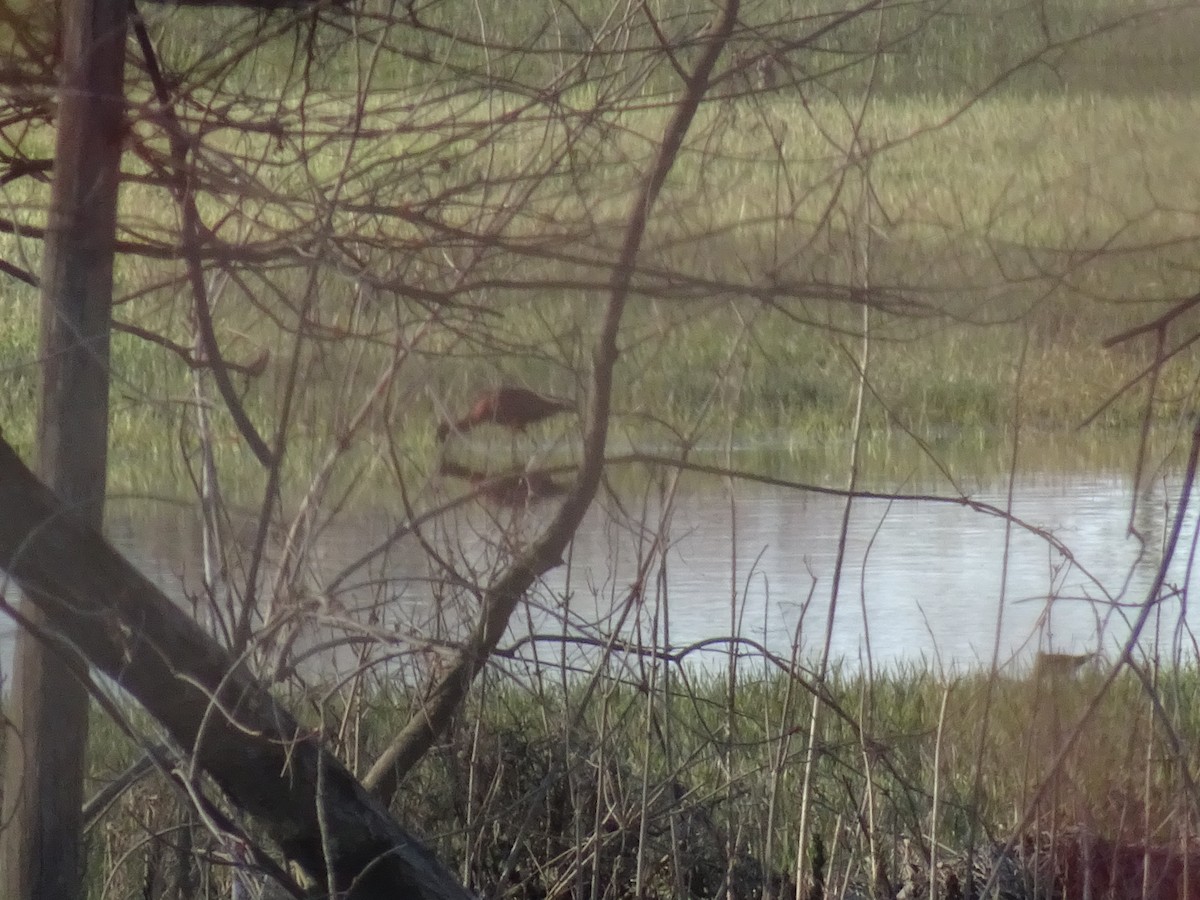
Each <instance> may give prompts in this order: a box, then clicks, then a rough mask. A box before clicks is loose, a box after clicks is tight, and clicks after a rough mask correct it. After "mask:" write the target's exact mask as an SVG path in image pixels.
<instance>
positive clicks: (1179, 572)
mask: <svg viewBox="0 0 1200 900" xmlns="http://www.w3.org/2000/svg"><path fill="white" fill-rule="evenodd" d="M1173 489H1174V488H1173V486H1168V487H1167V488H1166V489H1164V488H1163V486H1161V485H1160V486H1159V487H1158V488H1157V489H1154V490H1152V491H1149V492H1147V493H1145V494H1144V495H1143V496H1142V497H1141V499H1140V500H1139V503H1138V506H1137V512H1136V515H1135V523H1134V524H1135V530H1136V531H1137V532H1138V534H1140V535H1141V537H1142V538H1143V539H1144V540H1145V546H1144V547H1143V545H1142V543H1141V542H1140V541H1139V540H1138V539H1137V538H1136V537H1133V536H1130V535H1129V534H1128V525H1129V517H1130V508H1131V486H1130V483H1129V482H1128V481H1127V480H1126V479H1124V478H1121V477H1115V476H1105V475H1094V474H1080V475H1071V476H1063V475H1058V474H1056V475H1054V476H1051V477H1029V478H1025V479H1023V480H1021V481H1020V482H1019V483H1018V484H1017V485H1016V486H1015V490H1014V492H1013V495H1014V498H1015V499H1014V506H1013V512H1014V513H1015V515H1016V516H1017V517H1018V518H1020V519H1021V520H1022V522H1023V523H1025V524H1026V525H1028V526H1030V527H1031V528H1035V529H1040V530H1041V531H1042V532H1043V533H1040V534H1039V533H1036V532H1033V531H1030V530H1029V529H1027V528H1022V527H1015V526H1014V527H1013V528H1011V529H1009V530H1007V531H1006V525H1005V522H1004V520H1003V519H1002V518H998V517H996V516H993V515H987V514H984V513H981V512H978V511H975V510H972V509H970V508H967V507H965V506H963V505H956V504H952V503H936V502H913V501H907V500H906V501H892V502H889V501H887V500H877V499H864V500H857V501H855V503H854V505H853V507H852V511H851V515H850V518H849V531H848V537H847V540H846V543H845V547H844V563H843V570H842V575H841V579H840V583H839V585H838V590H837V599H836V604H835V603H834V602H833V601H832V599H831V598H832V595H833V576H834V571H835V567H836V562H837V559H838V548H839V540H838V535H839V530H840V528H841V522H842V516H843V509H844V504H843V501H842V500H841V499H839V498H837V497H831V496H824V495H812V494H805V493H800V492H796V491H787V490H782V489H779V488H774V487H769V486H764V485H756V484H740V485H738V486H737V488H736V493H734V494H732V495H731V494H730V492H729V490H728V488H727V486H726V485H725V484H724V483H723V482H717V481H713V480H709V481H692V482H688V481H686V480H685V481H684V489H683V490H682V491H681V493H680V494H679V496H678V497H677V499H676V503H675V505H674V508H673V513H672V515H671V516H669V517H665V519H664V517H663V514H662V511H661V509H660V508H659V505H658V503H657V502H656V501H644V499H639V498H632V497H622V498H621V499H620V501H619V502H618V501H615V500H613V499H612V498H609V499H608V500H607V501H605V502H603V503H601V504H599V505H598V506H597V508H595V509H593V510H592V511H591V513H589V515H588V517H587V519H586V520H585V522H584V524H583V526H582V528H581V529H580V531H579V534H578V536H577V539H576V541H575V543H574V546H573V548H572V550H571V552H570V554H569V557H568V559H567V561H566V562H567V564H566V565H565V566H563V567H560V568H559V569H557V570H555V571H554V572H552V573H551V574H550V575H549V576H548V577H547V580H546V581H545V582H544V583H542V584H539V585H537V586H536V587H535V589H534V591H533V592H532V593H531V596H530V598H529V601H528V602H527V603H526V604H525V605H524V606H523V607H522V609H521V611H520V614H519V616H518V619H519V621H517V622H515V623H514V626H513V629H512V633H511V634H510V635H509V640H510V642H520V652H521V655H522V656H523V657H525V658H528V657H530V656H531V655H533V654H535V653H536V656H537V658H538V659H539V660H541V661H557V660H560V659H561V658H562V657H561V654H562V653H563V650H562V647H563V638H564V636H565V637H566V638H569V639H571V640H570V641H568V645H569V646H571V647H572V648H573V649H572V650H571V652H570V654H569V656H570V658H571V659H575V660H576V661H578V659H579V658H580V651H579V649H578V647H579V644H578V643H577V642H572V641H578V640H579V639H583V640H585V641H586V640H590V641H591V647H592V649H591V650H590V651H589V652H590V653H591V654H592V656H593V657H594V655H595V653H596V652H598V651H597V650H596V649H595V645H596V644H599V645H601V646H603V645H604V643H605V642H606V641H607V640H608V639H609V637H610V635H611V633H612V632H613V630H614V629H619V634H620V636H621V637H622V638H624V639H626V640H628V641H632V642H635V643H636V642H638V641H640V642H642V643H643V644H645V645H650V644H657V645H663V644H664V643H669V645H670V647H671V648H672V649H675V650H679V649H681V648H686V647H690V646H692V645H697V644H700V643H702V642H706V641H709V640H710V639H714V638H720V637H724V636H728V635H731V634H737V635H739V636H740V637H742V638H744V639H746V640H747V641H748V642H753V643H756V644H759V645H762V646H765V647H766V648H768V649H769V650H770V651H771V652H773V653H776V654H780V655H782V656H785V657H792V656H797V657H798V658H799V659H800V660H801V661H802V662H805V663H808V664H812V663H813V662H814V661H816V660H817V659H819V658H820V655H821V651H822V647H823V646H824V643H825V641H826V637H827V636H828V641H829V650H830V654H831V659H833V660H835V661H839V662H840V663H841V664H842V665H843V666H844V667H846V668H849V669H855V668H858V667H860V666H863V665H865V664H867V662H868V661H869V662H870V663H871V664H872V665H873V666H875V667H876V668H887V667H894V666H896V665H900V664H918V663H919V664H924V665H929V666H932V667H936V668H938V669H941V670H946V671H962V670H964V669H967V668H973V667H979V666H988V665H991V663H992V660H993V654H995V659H996V661H997V663H998V664H999V665H1001V666H1006V665H1007V666H1012V667H1014V669H1016V668H1020V667H1027V666H1028V665H1029V662H1030V660H1031V659H1032V657H1033V655H1034V653H1035V652H1036V651H1037V650H1039V649H1040V650H1045V651H1053V652H1060V653H1082V652H1088V651H1092V650H1100V651H1101V652H1102V653H1103V654H1106V655H1107V656H1109V658H1111V657H1112V656H1113V653H1114V648H1116V647H1118V646H1119V645H1120V644H1121V642H1123V641H1125V640H1126V639H1127V638H1128V636H1129V628H1130V623H1131V622H1132V621H1133V619H1134V618H1135V617H1136V616H1137V614H1138V611H1139V605H1140V603H1141V602H1142V601H1143V600H1144V599H1145V592H1146V590H1147V588H1148V586H1149V585H1150V583H1151V581H1152V580H1153V577H1154V573H1155V568H1156V565H1157V550H1158V548H1159V547H1160V546H1161V543H1162V541H1163V540H1164V536H1165V535H1164V532H1165V528H1166V527H1167V524H1168V521H1169V520H1168V516H1169V512H1170V510H1169V509H1168V506H1169V505H1173V503H1174V502H1175V499H1176V498H1175V496H1174V495H1173V494H1171V493H1169V491H1170V490H1173ZM1005 495H1006V486H1005V485H1004V484H1002V483H997V484H993V485H991V486H988V487H986V488H984V489H983V490H980V491H979V492H978V493H976V494H974V495H973V496H972V499H973V500H977V501H982V502H985V503H990V504H993V505H995V506H998V507H1003V506H1004V503H1005V499H1004V498H1005ZM114 509H116V510H117V512H116V513H115V514H114V515H113V525H112V526H111V527H110V534H111V536H112V537H113V539H114V541H115V542H116V543H117V544H118V545H119V546H120V547H121V548H122V549H123V550H124V551H125V552H126V553H127V554H128V555H129V556H130V557H131V558H132V559H133V560H134V562H135V563H136V564H137V565H138V566H140V567H141V568H142V569H143V570H144V571H146V572H147V574H149V575H150V576H151V577H152V578H154V579H155V580H156V582H157V583H159V584H160V586H163V587H164V588H165V589H167V590H168V592H169V593H171V594H172V595H173V596H175V597H176V598H177V599H179V600H180V602H183V603H185V604H186V603H187V601H186V599H185V598H186V597H188V596H195V595H196V594H197V593H198V585H199V584H200V578H199V575H200V567H199V553H198V547H199V541H198V536H197V534H196V530H195V525H194V520H193V517H192V515H191V513H190V512H188V511H185V512H183V513H181V514H179V515H175V516H172V517H163V516H157V517H155V518H154V519H152V520H148V519H144V518H143V519H135V518H131V517H129V516H128V515H122V514H121V513H120V509H119V507H114ZM550 509H552V507H543V508H542V509H541V510H540V511H534V512H529V511H526V510H524V509H512V508H503V507H496V506H484V505H481V504H478V503H469V504H467V505H465V506H462V507H460V508H459V509H458V510H457V511H455V512H454V513H452V514H448V515H446V516H444V517H441V518H439V519H437V520H434V521H433V522H431V523H430V524H428V525H427V526H425V528H424V529H423V530H422V531H421V534H420V537H421V541H418V540H416V539H414V537H413V536H408V537H406V538H404V539H402V540H400V541H398V542H396V543H395V544H393V545H392V546H390V547H389V548H388V549H387V550H386V552H382V553H379V554H377V555H375V556H373V557H372V558H371V559H370V562H369V563H367V564H366V565H364V566H362V567H360V568H358V569H355V570H353V571H351V572H349V573H347V574H346V575H345V577H344V578H342V579H341V580H340V581H339V582H338V584H337V590H336V591H334V592H330V591H329V586H330V583H331V581H332V579H333V578H334V577H335V574H336V573H339V572H344V571H345V570H346V567H347V566H348V565H350V564H351V563H353V562H354V561H356V560H359V559H361V558H362V557H363V555H364V553H365V552H366V551H367V550H369V549H370V548H371V547H373V546H374V545H376V544H378V543H379V542H380V541H383V540H384V539H385V538H386V537H387V535H388V534H389V533H391V532H393V530H394V529H395V528H396V522H394V521H389V520H388V519H386V518H385V517H382V516H379V517H375V518H371V519H359V520H357V521H355V522H354V523H353V524H346V523H344V522H343V523H341V524H338V525H336V526H333V527H330V528H328V529H327V530H325V531H324V532H323V533H321V534H320V535H319V536H317V538H316V539H315V542H314V546H315V548H316V549H315V552H314V554H313V560H312V565H311V567H310V568H309V569H308V570H307V571H306V572H305V573H304V577H303V579H302V580H301V581H302V583H303V585H305V588H304V590H305V591H306V592H307V595H308V596H309V598H310V599H309V600H307V601H304V602H303V603H300V604H298V606H297V608H299V609H301V610H303V616H300V617H298V618H302V619H304V621H306V622H307V625H306V626H305V628H304V629H302V630H301V631H300V632H299V633H298V634H296V635H294V636H293V638H292V639H291V640H290V641H283V642H282V643H284V644H286V648H287V652H288V653H290V654H301V655H303V654H306V653H308V652H309V651H315V650H316V649H317V648H318V647H323V646H324V643H323V642H325V641H332V642H334V643H337V642H339V641H341V640H342V639H343V638H344V637H345V634H346V629H345V628H342V627H336V626H335V624H334V623H336V622H338V621H342V622H344V623H352V625H353V628H352V630H354V631H355V633H356V634H357V635H359V637H360V638H362V640H361V641H360V643H357V644H354V645H352V646H347V645H346V644H345V643H344V642H342V643H341V645H340V647H339V648H338V649H336V650H327V649H323V650H321V652H319V653H316V652H313V654H312V656H311V658H308V659H307V661H306V662H304V664H303V665H304V666H306V667H312V666H314V665H316V666H317V667H318V668H319V669H320V670H321V671H322V672H323V673H325V674H329V673H331V672H332V671H337V670H348V669H350V668H352V667H353V666H355V665H357V664H359V662H360V661H361V660H360V657H359V656H357V655H356V654H357V653H358V652H360V651H361V650H362V647H363V646H365V644H366V642H367V638H370V639H372V640H375V639H379V638H382V639H384V641H385V644H386V645H385V647H384V648H383V649H378V645H377V644H376V647H377V651H376V656H377V658H378V657H382V656H383V655H385V653H387V654H391V655H392V657H393V659H397V658H403V656H404V654H406V653H412V652H414V648H418V649H419V650H420V652H422V653H429V652H436V651H437V646H438V644H437V643H436V642H437V641H448V642H453V641H454V640H455V639H456V638H457V637H459V636H461V634H462V628H463V623H464V621H466V620H469V619H470V617H471V616H472V615H473V613H474V610H475V608H476V607H475V604H476V603H477V600H476V599H475V597H474V596H473V595H472V594H471V593H470V592H469V591H464V590H463V589H462V588H461V587H459V588H455V586H454V583H453V581H451V580H448V579H447V578H446V569H445V568H444V567H443V565H442V562H443V561H444V562H445V563H446V564H448V565H452V566H455V567H457V569H458V571H459V573H460V574H465V575H469V576H470V577H471V578H474V579H479V580H480V581H484V582H486V580H487V579H488V578H489V577H490V576H492V575H494V574H495V573H496V572H498V571H499V570H500V568H501V567H502V566H503V564H504V562H505V561H506V560H507V559H508V558H509V555H510V553H511V550H512V549H513V547H514V545H517V544H519V543H520V541H521V540H522V535H524V536H528V535H529V534H532V533H533V532H534V531H535V530H536V528H537V527H539V526H540V525H542V524H543V523H544V520H545V518H546V516H548V515H549V511H550ZM664 521H665V526H666V527H665V534H666V535H667V538H668V543H667V546H668V550H667V552H666V553H665V555H664V554H659V555H653V550H654V547H655V541H654V536H655V534H656V533H657V532H658V531H659V530H660V524H661V523H663V522H664ZM1195 523H1196V516H1195V514H1194V511H1193V513H1192V514H1191V515H1190V517H1189V522H1188V525H1187V527H1186V528H1185V530H1184V534H1183V539H1182V542H1181V547H1182V548H1183V554H1184V555H1185V557H1186V553H1187V552H1188V550H1187V548H1189V547H1190V546H1191V544H1192V541H1193V539H1194V538H1195V531H1196V529H1195ZM1051 536H1052V537H1053V539H1055V540H1056V541H1058V542H1060V544H1061V547H1062V548H1065V549H1066V550H1067V551H1068V552H1069V553H1070V554H1071V556H1070V558H1068V557H1066V556H1064V554H1063V553H1062V552H1061V550H1060V549H1059V548H1058V547H1056V546H1055V544H1054V543H1053V542H1052V541H1051V540H1050V537H1051ZM422 541H423V542H426V544H427V546H432V547H434V548H437V549H438V550H439V553H440V554H442V556H441V561H433V562H431V559H430V556H429V555H428V554H427V553H426V552H425V550H424V549H423V548H422ZM647 559H649V560H650V562H649V564H647V563H646V560H647ZM233 564H234V567H235V568H236V567H237V565H238V562H237V560H236V559H234V560H233ZM639 571H641V572H642V573H643V576H642V577H641V578H640V579H639ZM1184 577H1185V569H1184V566H1183V564H1177V565H1176V566H1175V567H1173V568H1172V570H1171V573H1170V577H1169V579H1168V581H1169V584H1171V585H1173V586H1174V588H1175V589H1176V593H1175V595H1174V599H1168V600H1165V601H1163V602H1162V603H1160V604H1159V606H1158V607H1157V608H1156V610H1155V616H1154V617H1153V618H1152V619H1151V623H1150V628H1149V630H1148V631H1147V634H1146V637H1145V638H1144V639H1143V641H1142V646H1143V649H1144V650H1146V651H1147V652H1154V653H1157V654H1158V655H1160V656H1161V657H1163V658H1164V660H1167V659H1178V658H1182V659H1192V658H1194V656H1195V645H1194V643H1193V639H1192V631H1191V624H1192V620H1194V618H1195V614H1194V613H1190V612H1188V611H1187V610H1186V605H1185V604H1184V603H1183V602H1182V601H1181V600H1179V599H1178V597H1179V596H1180V595H1181V594H1182V589H1183V587H1184V585H1183V578H1184ZM635 585H640V589H636V590H635V588H634V586H635ZM1191 585H1192V586H1193V587H1195V586H1196V585H1197V576H1196V575H1195V574H1194V573H1192V575H1191ZM264 593H266V591H265V589H264ZM831 612H832V616H831ZM314 623H316V624H314ZM8 631H9V632H11V628H9V629H8ZM530 634H537V635H539V636H540V637H541V640H539V641H536V642H528V641H521V639H522V638H524V637H527V636H528V635H530ZM426 639H433V641H434V643H433V644H432V645H431V644H430V643H429V641H428V640H426ZM748 646H749V645H748V644H747V645H744V646H743V650H746V651H747V652H748ZM281 652H282V651H281ZM726 653H728V644H722V643H717V644H714V645H711V646H709V647H708V648H707V649H704V650H699V649H697V650H696V651H695V652H694V653H692V654H691V655H690V656H689V658H690V659H692V660H693V661H696V662H703V663H705V664H706V665H708V666H719V665H724V664H725V662H726V660H727V657H726V656H722V655H721V654H726ZM585 656H586V654H585ZM10 658H11V641H10V640H5V643H4V645H3V646H0V663H2V664H3V666H4V670H5V671H6V672H7V671H8V668H9V662H10ZM317 660H319V662H315V661H317ZM289 661H290V660H289Z"/></svg>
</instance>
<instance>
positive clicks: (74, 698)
mask: <svg viewBox="0 0 1200 900" xmlns="http://www.w3.org/2000/svg"><path fill="white" fill-rule="evenodd" d="M127 7H128V0H66V2H63V4H62V11H63V16H64V21H63V31H62V35H63V42H62V52H63V59H62V75H61V80H60V90H59V104H58V117H57V127H58V133H57V138H56V141H57V143H56V147H55V154H54V184H53V188H52V192H51V203H50V215H49V222H48V225H49V227H48V229H47V237H46V245H45V257H44V264H43V268H42V271H43V284H42V336H41V347H40V353H41V364H42V391H41V409H40V412H39V420H38V461H39V466H40V468H41V473H42V477H43V478H44V479H45V480H46V481H47V482H48V483H49V484H50V485H51V486H52V487H53V488H54V489H55V491H57V492H58V494H59V495H60V496H61V497H62V498H63V499H64V500H65V501H66V502H67V503H68V504H69V505H70V506H71V507H72V508H73V509H74V511H75V513H76V514H77V515H79V516H81V517H83V518H84V519H85V520H86V521H87V522H89V523H91V524H93V525H95V526H99V524H100V521H101V518H102V516H103V508H104V489H105V463H106V449H107V441H108V340H109V325H110V322H111V312H112V264H113V241H114V234H115V221H116V202H117V184H118V181H119V161H120V153H121V143H122V138H123V134H124V127H123V121H124V120H123V108H122V106H123V104H122V82H123V78H122V76H123V69H124V60H125V15H126V9H127ZM21 610H22V614H23V617H24V620H25V622H24V624H25V625H26V626H27V627H25V628H23V629H22V631H21V633H20V635H19V636H18V638H17V652H16V660H15V671H14V677H13V687H12V711H11V714H10V718H11V723H12V730H11V731H10V733H9V735H8V740H7V750H6V756H5V760H4V808H3V810H0V897H4V898H7V900H30V898H35V897H36V898H38V900H76V898H78V897H80V896H81V895H82V888H81V875H82V859H81V852H80V809H81V806H82V793H83V765H84V754H85V751H86V749H87V692H86V687H85V685H86V678H87V669H86V666H85V665H84V664H83V663H82V662H81V661H80V660H79V659H78V658H77V657H76V656H75V654H74V653H73V652H72V651H71V650H70V649H69V648H68V647H67V645H66V644H65V643H63V642H61V641H58V640H57V639H56V635H55V632H54V626H53V624H52V623H51V622H49V621H48V620H47V619H46V618H45V617H44V615H43V614H42V612H41V610H39V609H38V608H37V607H36V606H34V605H32V604H30V603H28V602H25V603H22V606H21Z"/></svg>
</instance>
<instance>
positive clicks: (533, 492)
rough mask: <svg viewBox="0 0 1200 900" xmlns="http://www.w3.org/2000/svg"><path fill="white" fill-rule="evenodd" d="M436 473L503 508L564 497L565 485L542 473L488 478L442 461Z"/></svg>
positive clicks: (505, 473)
mask: <svg viewBox="0 0 1200 900" xmlns="http://www.w3.org/2000/svg"><path fill="white" fill-rule="evenodd" d="M438 471H439V472H440V473H441V474H442V475H448V476H450V477H451V478H461V479H463V480H464V481H466V482H468V483H469V484H470V485H471V486H472V487H474V488H476V489H477V490H479V492H480V496H482V497H483V498H484V499H487V500H491V501H492V502H494V503H499V504H501V505H503V506H524V505H526V504H527V503H530V502H532V501H536V500H544V499H546V498H547V497H556V496H558V495H559V494H565V493H566V492H567V488H566V486H565V485H563V484H560V483H559V482H557V481H555V480H554V479H553V478H551V477H550V476H549V475H547V474H546V473H545V472H504V473H501V474H498V475H492V474H489V473H488V472H480V471H478V470H476V469H472V468H469V467H467V466H464V465H461V464H460V463H456V462H453V461H452V460H448V459H446V460H442V462H441V465H440V466H439V467H438Z"/></svg>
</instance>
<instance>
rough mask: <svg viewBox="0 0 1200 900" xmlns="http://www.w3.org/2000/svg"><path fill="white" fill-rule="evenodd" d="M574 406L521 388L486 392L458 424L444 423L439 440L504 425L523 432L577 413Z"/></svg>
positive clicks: (438, 432)
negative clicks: (572, 411)
mask: <svg viewBox="0 0 1200 900" xmlns="http://www.w3.org/2000/svg"><path fill="white" fill-rule="evenodd" d="M574 408H575V404H573V403H569V402H568V401H566V400H559V399H557V398H555V397H547V396H545V395H543V394H539V393H537V392H536V391H531V390H527V389H526V388H519V387H502V388H496V389H494V390H490V391H484V392H483V393H482V394H480V395H479V396H478V397H476V398H475V401H474V402H473V403H472V404H471V411H470V412H468V413H467V414H466V415H465V416H463V417H462V418H461V419H459V420H458V421H456V422H442V424H440V425H439V426H438V430H437V439H438V440H439V441H444V440H446V438H447V437H448V436H449V435H450V432H451V431H452V430H453V431H456V432H460V433H461V432H464V431H470V430H471V429H472V428H474V427H475V426H476V425H486V424H488V423H491V424H494V425H502V426H503V427H505V428H511V429H512V430H513V431H524V430H525V429H526V428H527V427H528V426H530V425H532V424H533V423H534V422H540V421H542V419H547V418H549V417H550V416H553V415H557V414H558V413H561V412H566V411H567V410H570V409H574Z"/></svg>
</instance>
